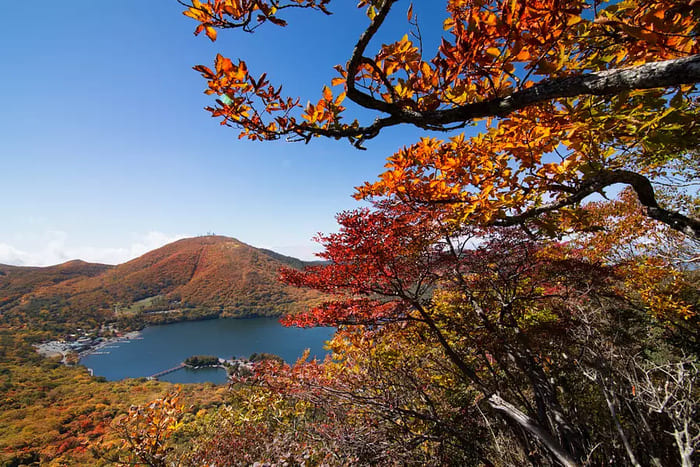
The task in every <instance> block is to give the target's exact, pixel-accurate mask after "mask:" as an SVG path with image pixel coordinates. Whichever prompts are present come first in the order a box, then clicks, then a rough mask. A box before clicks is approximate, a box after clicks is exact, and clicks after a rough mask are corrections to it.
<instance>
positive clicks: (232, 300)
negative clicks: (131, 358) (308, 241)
mask: <svg viewBox="0 0 700 467" xmlns="http://www.w3.org/2000/svg"><path fill="white" fill-rule="evenodd" d="M306 264H307V263H305V262H303V261H301V260H298V259H296V258H291V257H288V256H284V255H280V254H278V253H274V252H271V251H269V250H263V249H258V248H254V247H252V246H250V245H247V244H245V243H243V242H240V241H238V240H236V239H234V238H229V237H223V236H204V237H195V238H187V239H183V240H179V241H176V242H174V243H171V244H168V245H165V246H164V247H161V248H158V249H156V250H153V251H151V252H148V253H146V254H145V255H143V256H141V257H139V258H136V259H133V260H131V261H129V262H126V263H124V264H120V265H118V266H107V265H100V264H90V263H85V262H82V261H71V262H69V263H64V264H61V265H57V266H50V267H47V268H26V267H18V266H1V265H0V300H1V301H0V313H2V315H3V317H4V318H8V319H9V318H10V317H12V316H15V317H16V319H15V320H17V319H21V317H23V316H24V317H25V318H31V317H36V318H39V316H38V315H43V316H44V317H53V318H55V319H58V320H61V321H65V320H68V321H73V319H72V318H74V317H75V316H81V317H83V318H85V317H92V318H94V319H96V320H98V321H101V320H102V318H109V317H112V318H114V317H117V318H118V317H123V316H134V315H139V314H142V315H143V314H145V315H148V314H149V313H150V314H151V315H154V314H156V312H158V313H161V314H164V313H174V312H181V313H182V314H184V315H187V313H190V312H194V311H195V310H197V311H198V312H200V313H201V312H202V310H206V312H207V313H208V315H211V314H212V313H213V314H217V315H221V316H260V315H263V316H268V315H269V316H278V315H282V314H287V313H291V312H295V311H297V310H300V309H303V308H305V307H308V306H310V305H311V304H313V303H316V302H318V301H319V299H320V296H319V295H318V294H317V293H316V292H313V291H308V290H303V289H298V288H295V287H291V286H289V285H286V284H282V283H280V282H279V281H278V280H277V277H278V271H279V269H280V268H281V267H283V266H286V267H294V268H301V267H303V266H305V265H306ZM185 317H187V316H185Z"/></svg>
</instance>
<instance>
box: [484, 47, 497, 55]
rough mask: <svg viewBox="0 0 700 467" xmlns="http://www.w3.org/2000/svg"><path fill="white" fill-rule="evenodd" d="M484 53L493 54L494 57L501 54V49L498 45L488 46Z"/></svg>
mask: <svg viewBox="0 0 700 467" xmlns="http://www.w3.org/2000/svg"><path fill="white" fill-rule="evenodd" d="M486 53H487V54H489V55H493V56H494V57H498V56H499V55H501V50H500V49H499V48H498V47H489V48H488V49H486Z"/></svg>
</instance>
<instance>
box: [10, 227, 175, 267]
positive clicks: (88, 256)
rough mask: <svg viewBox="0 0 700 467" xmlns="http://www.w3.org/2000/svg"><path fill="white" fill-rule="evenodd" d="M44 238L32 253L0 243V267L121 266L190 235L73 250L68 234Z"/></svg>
mask: <svg viewBox="0 0 700 467" xmlns="http://www.w3.org/2000/svg"><path fill="white" fill-rule="evenodd" d="M42 237H43V238H42V241H41V242H40V243H41V244H40V245H37V247H36V248H35V249H32V250H31V251H28V250H27V249H21V248H17V247H16V246H13V245H10V244H8V243H3V242H0V264H11V265H13V266H51V265H54V264H60V263H65V262H66V261H70V260H74V259H81V260H83V261H87V262H90V263H104V264H121V263H125V262H127V261H129V260H131V259H134V258H137V257H139V256H141V255H143V254H144V253H147V252H149V251H151V250H154V249H156V248H160V247H161V246H163V245H167V244H168V243H171V242H174V241H176V240H179V239H181V238H186V237H188V235H168V234H165V233H162V232H148V233H146V234H136V235H133V236H132V238H131V243H130V244H129V245H127V246H117V247H99V246H74V245H72V244H71V243H70V241H69V237H68V234H67V233H66V232H63V231H59V230H50V231H47V232H45V233H44V235H42Z"/></svg>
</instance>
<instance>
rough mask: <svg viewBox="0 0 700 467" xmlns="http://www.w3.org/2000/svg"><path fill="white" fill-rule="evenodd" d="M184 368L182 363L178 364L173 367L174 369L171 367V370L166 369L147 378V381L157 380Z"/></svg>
mask: <svg viewBox="0 0 700 467" xmlns="http://www.w3.org/2000/svg"><path fill="white" fill-rule="evenodd" d="M184 367H185V364H184V363H180V364H179V365H178V366H174V367H172V368H168V369H167V370H163V371H159V372H158V373H156V374H153V375H151V376H149V377H148V379H158V378H160V377H161V376H165V375H167V374H168V373H172V372H173V371H177V370H179V369H180V368H184Z"/></svg>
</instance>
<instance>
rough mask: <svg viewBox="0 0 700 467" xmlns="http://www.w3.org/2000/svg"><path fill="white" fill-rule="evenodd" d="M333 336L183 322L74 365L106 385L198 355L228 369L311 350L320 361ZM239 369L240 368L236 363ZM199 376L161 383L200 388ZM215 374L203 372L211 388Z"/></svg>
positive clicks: (269, 324) (237, 322)
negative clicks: (255, 358)
mask: <svg viewBox="0 0 700 467" xmlns="http://www.w3.org/2000/svg"><path fill="white" fill-rule="evenodd" d="M333 332H335V329H333V328H313V329H300V328H287V327H284V326H282V325H281V324H280V323H279V321H278V319H276V318H249V319H233V318H222V319H219V320H202V321H186V322H180V323H173V324H168V325H157V326H148V327H147V328H144V329H143V331H142V333H141V335H140V336H138V337H140V338H138V337H137V338H136V339H132V340H130V341H129V342H130V343H129V344H125V343H122V344H120V343H117V345H115V347H116V348H107V347H110V344H109V343H105V344H103V345H101V346H100V347H99V348H97V347H93V348H91V349H89V350H90V351H89V352H86V353H85V356H84V357H83V358H82V359H81V360H80V364H81V365H84V366H86V367H88V368H92V369H93V371H94V374H95V375H96V376H104V377H105V378H107V380H110V381H111V380H120V379H124V378H140V377H148V376H151V375H154V374H156V373H158V372H161V371H163V370H165V369H168V368H174V367H175V366H177V365H180V364H181V363H182V362H184V360H185V359H187V358H188V357H192V356H198V355H209V356H217V357H218V358H220V359H221V360H224V361H228V362H229V363H231V364H234V363H238V362H237V361H238V360H243V359H245V360H247V359H248V358H249V356H251V355H252V354H255V353H257V354H265V353H270V354H275V355H279V356H280V357H281V358H282V359H283V360H284V361H286V362H288V363H290V364H293V363H294V362H295V361H297V360H298V358H299V357H300V356H302V355H303V353H304V350H305V349H307V348H310V349H311V355H316V356H318V357H319V358H323V357H324V356H325V355H326V354H327V353H328V351H327V349H324V348H323V346H324V342H325V341H327V340H328V339H330V338H331V337H332V334H333ZM132 336H134V335H131V336H130V337H132ZM113 342H114V341H112V343H113ZM86 350H88V349H86ZM107 352H109V353H107ZM219 363H222V362H221V361H220V362H219ZM239 365H240V366H242V364H241V363H239ZM201 370H202V371H201V373H200V372H195V371H191V372H186V371H179V372H177V373H174V375H176V377H174V378H172V379H171V378H170V377H167V380H169V381H171V382H180V383H188V382H204V380H206V379H205V376H204V375H205V373H207V370H205V369H204V368H202V369H201ZM215 370H216V369H215V368H212V369H211V370H209V371H211V376H212V378H214V379H213V380H209V381H212V382H216V383H217V384H218V383H221V382H224V380H225V377H224V372H221V373H220V374H219V375H218V376H216V375H215V373H214V372H215ZM218 371H220V370H218ZM195 373H200V375H199V376H197V375H195ZM207 377H208V376H207Z"/></svg>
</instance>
